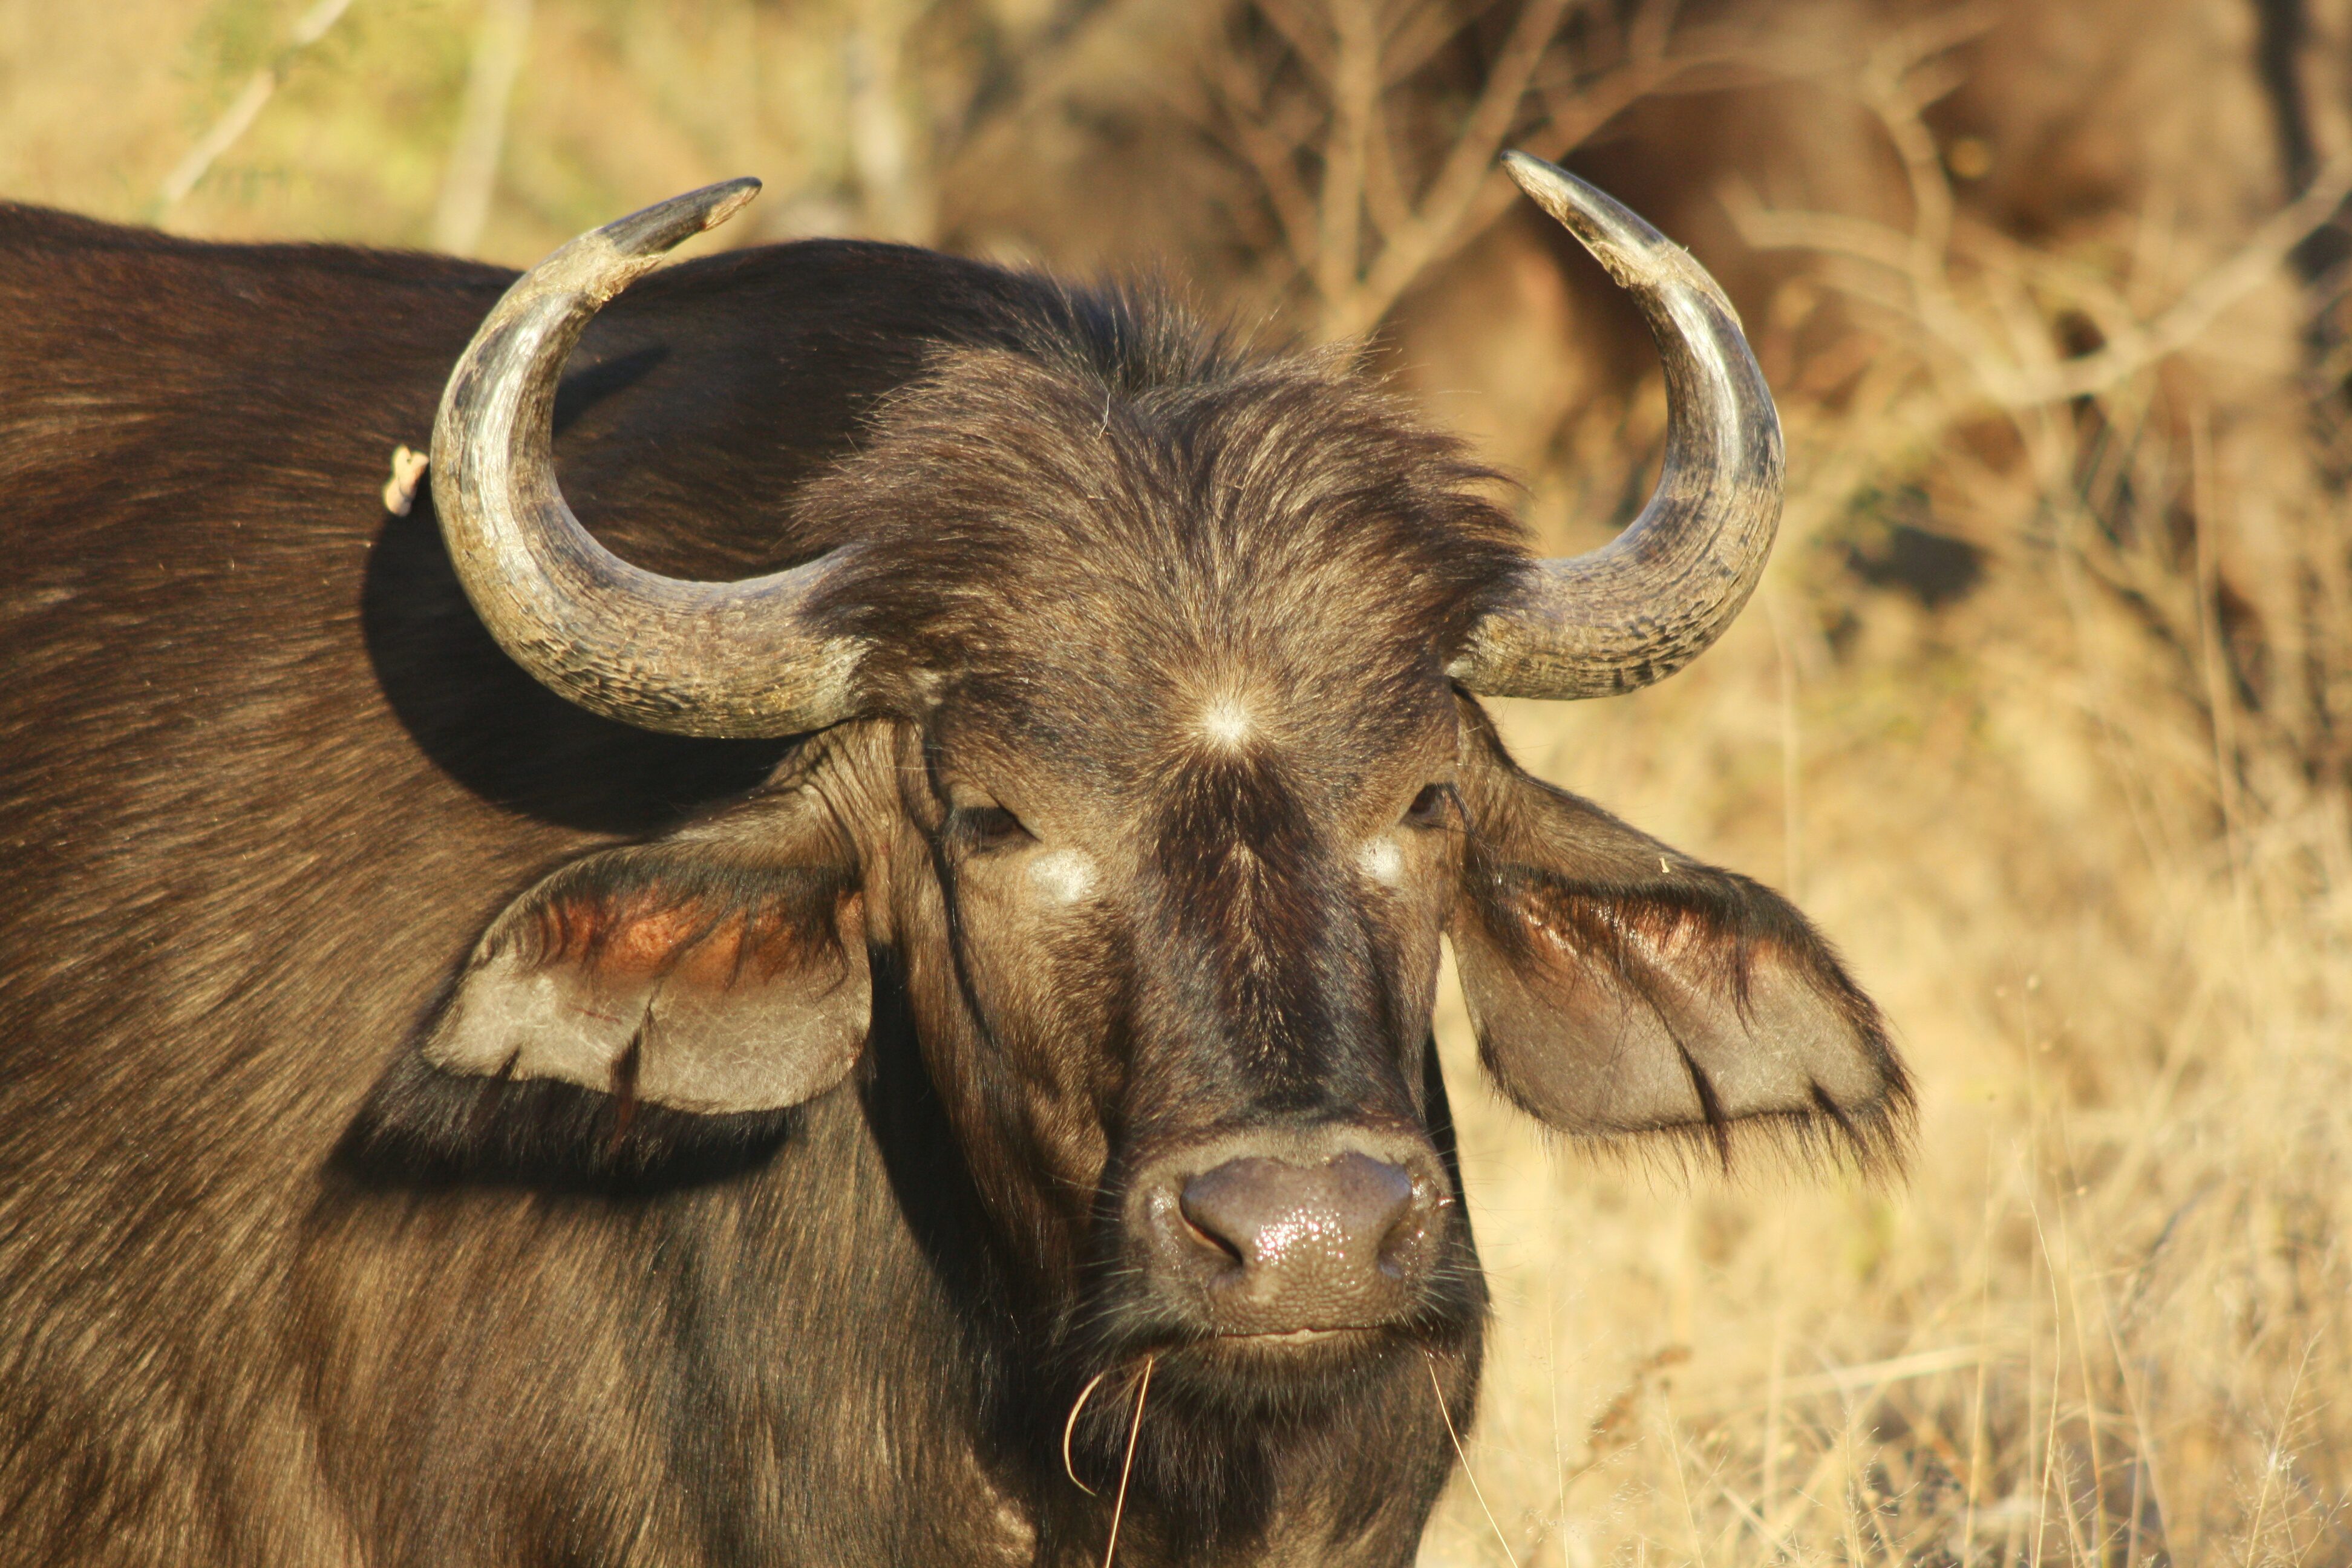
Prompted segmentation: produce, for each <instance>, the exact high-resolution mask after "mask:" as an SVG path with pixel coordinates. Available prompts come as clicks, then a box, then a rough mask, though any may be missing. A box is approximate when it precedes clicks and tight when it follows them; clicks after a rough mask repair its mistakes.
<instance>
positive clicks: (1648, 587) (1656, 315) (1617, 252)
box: [1447, 153, 1781, 698]
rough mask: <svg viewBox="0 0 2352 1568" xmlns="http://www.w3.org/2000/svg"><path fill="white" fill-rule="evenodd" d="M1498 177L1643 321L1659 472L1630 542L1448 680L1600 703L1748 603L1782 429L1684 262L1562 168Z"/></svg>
mask: <svg viewBox="0 0 2352 1568" xmlns="http://www.w3.org/2000/svg"><path fill="white" fill-rule="evenodd" d="M1504 163H1505V164H1506V166H1507V167H1508V168H1509V170H1510V172H1511V177H1512V178H1513V179H1515V180H1517V181H1518V183H1519V185H1520V188H1521V189H1523V190H1525V191H1526V192H1527V193H1528V195H1531V196H1533V197H1534V198H1535V199H1536V201H1537V202H1538V204H1539V205H1541V206H1542V207H1543V209H1544V210H1545V211H1546V212H1548V213H1549V214H1551V216H1553V217H1555V218H1558V219H1559V222H1560V224H1561V226H1564V227H1565V228H1566V229H1567V230H1568V231H1569V233H1570V234H1572V235H1574V236H1576V237H1577V238H1578V240H1579V241H1580V242H1581V243H1582V244H1583V246H1584V248H1585V249H1587V250H1589V251H1591V253H1592V255H1593V257H1594V258H1595V259H1597V260H1598V261H1599V262H1600V263H1601V266H1602V267H1604V268H1608V270H1609V276H1610V277H1611V278H1612V279H1616V281H1617V284H1618V286H1619V287H1620V288H1622V289H1628V290H1630V291H1631V292H1632V294H1633V300H1634V302H1635V303H1636V304H1637V305H1638V306H1640V308H1641V311H1642V314H1643V317H1644V318H1645V319H1646V320H1647V321H1649V323H1650V331H1651V333H1652V334H1653V335H1654V337H1656V339H1657V340H1658V354H1659V357H1660V358H1661V359H1662V360H1664V362H1665V371H1666V460H1665V468H1664V472H1662V473H1661V474H1660V475H1659V476H1658V488H1657V491H1656V493H1655V494H1654V495H1653V496H1651V497H1650V504H1649V505H1647V506H1645V507H1643V509H1642V515H1641V516H1640V517H1637V518H1635V519H1634V520H1633V525H1632V526H1631V527H1629V528H1627V529H1626V530H1625V531H1624V532H1623V533H1622V534H1620V535H1618V536H1617V537H1616V538H1615V539H1613V540H1612V541H1610V542H1609V543H1607V544H1606V545H1604V546H1602V547H1601V549H1599V550H1595V551H1592V552H1590V553H1588V554H1583V555H1572V556H1564V557H1561V558H1559V559H1555V560H1549V561H1538V562H1537V563H1535V565H1534V567H1533V569H1532V570H1531V571H1530V572H1529V573H1528V576H1527V578H1526V579H1525V581H1524V582H1523V583H1522V584H1521V586H1520V588H1519V590H1518V591H1517V594H1516V595H1514V596H1513V597H1512V598H1511V599H1510V600H1509V601H1507V603H1506V604H1505V605H1503V606H1502V607H1501V608H1499V609H1497V610H1496V611H1494V612H1493V613H1491V614H1489V615H1488V616H1486V619H1485V620H1483V621H1481V622H1480V623H1479V625H1478V626H1477V629H1476V630H1475V631H1474V632H1473V633H1472V634H1471V637H1470V640H1469V642H1468V643H1467V645H1466V646H1465V647H1464V648H1463V650H1462V652H1461V654H1460V655H1459V657H1457V658H1455V659H1454V662H1453V664H1452V665H1451V666H1449V667H1448V669H1447V673H1448V674H1450V675H1452V676H1453V677H1454V679H1456V680H1459V681H1460V682H1461V683H1462V684H1463V685H1465V686H1466V687H1468V688H1469V689H1471V690H1473V691H1475V692H1479V693H1481V694H1483V695H1486V696H1490V697H1554V698H1561V697H1607V696H1612V695H1614V694H1615V693H1618V692H1621V691H1631V690H1633V689H1635V688H1637V687H1643V686H1647V685H1648V684H1650V682H1652V681H1654V680H1661V679H1664V678H1665V677H1667V676H1669V675H1672V674H1673V673H1674V672H1675V670H1677V669H1680V668H1682V667H1683V666H1684V665H1685V664H1687V663H1689V662H1690V661H1691V660H1692V659H1693V658H1696V657H1697V656H1698V655H1699V653H1700V652H1702V651H1703V650H1704V649H1705V648H1706V646H1707V644H1709V643H1711V642H1713V641H1714V640H1715V639H1716V638H1717V637H1719V636H1721V635H1722V633H1723V630H1724V628H1725V627H1727V626H1729V625H1730V624H1731V621H1732V617H1734V616H1737V615H1738V614H1739V610H1740V606H1741V605H1745V604H1747V602H1748V595H1749V594H1750V593H1752V592H1753V591H1754V590H1755V587H1756V582H1757V579H1758V578H1759V577H1761V576H1762V575H1763V574H1764V561H1765V558H1766V557H1767V556H1768V555H1769V554H1770V553H1771V552H1772V534H1773V532H1774V531H1775V530H1776V529H1777V528H1778V527H1779V526H1780V467H1781V458H1780V416H1779V415H1777V414H1775V413H1774V412H1773V409H1772V395H1771V392H1770V391H1769V389H1768V388H1767V387H1766V386H1765V384H1764V373H1763V372H1762V371H1761V370H1759V368H1758V367H1757V364H1756V356H1755V355H1754V354H1752V353H1749V352H1748V340H1747V338H1746V337H1744V336H1743V335H1742V334H1741V332H1740V331H1739V318H1738V315H1737V314H1735V313H1734V312H1733V310H1732V309H1731V302H1730V301H1729V300H1726V299H1725V298H1724V297H1723V290H1722V289H1719V288H1717V286H1716V282H1715V279H1712V278H1710V277H1708V276H1707V274H1706V268H1702V267H1701V266H1699V264H1698V263H1697V262H1696V261H1694V260H1692V259H1691V258H1690V254H1689V253H1688V252H1687V251H1685V250H1684V249H1683V248H1682V247H1680V246H1678V245H1676V244H1675V243H1674V242H1673V241H1671V240H1669V239H1667V238H1666V237H1664V235H1662V234H1660V233H1659V232H1658V231H1657V230H1656V229H1654V228H1652V227H1651V226H1649V225H1648V224H1646V223H1643V221H1642V220H1641V219H1640V218H1638V217H1636V216H1633V213H1631V212H1629V211H1627V210H1626V209H1625V208H1624V207H1622V206H1621V205H1618V204H1617V203H1616V202H1614V201H1612V200H1611V199H1610V198H1609V197H1607V196H1605V195H1601V193H1600V192H1599V191H1597V190H1594V189H1593V188H1592V187H1591V185H1588V184H1585V183H1584V182H1583V181H1582V180H1580V179H1578V178H1577V177H1576V176H1575V175H1573V174H1569V173H1568V172H1567V171H1565V170H1563V169H1558V168H1554V167H1553V166H1552V165H1551V164H1549V163H1545V162H1543V161H1542V160H1541V159H1539V158H1530V157H1528V155H1527V154H1526V153H1508V154H1507V155H1506V156H1505V158H1504Z"/></svg>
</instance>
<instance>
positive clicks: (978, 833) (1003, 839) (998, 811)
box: [956, 805, 1034, 850]
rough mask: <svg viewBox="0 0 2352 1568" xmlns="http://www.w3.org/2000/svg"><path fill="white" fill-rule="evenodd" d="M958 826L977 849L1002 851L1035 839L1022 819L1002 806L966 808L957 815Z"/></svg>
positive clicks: (966, 839)
mask: <svg viewBox="0 0 2352 1568" xmlns="http://www.w3.org/2000/svg"><path fill="white" fill-rule="evenodd" d="M956 826H957V827H958V829H959V830H960V831H961V833H962V834H963V836H964V839H965V841H966V842H967V843H969V844H970V845H971V847H973V848H975V849H982V850H986V849H1002V848H1003V847H1006V846H1007V845H1010V844H1013V843H1017V842H1019V841H1021V840H1024V839H1027V838H1031V837H1034V835H1033V834H1032V833H1031V832H1030V831H1029V830H1028V829H1027V828H1026V827H1024V826H1022V825H1021V819H1020V818H1019V817H1017V816H1013V814H1012V813H1011V812H1009V811H1007V810H1005V809H1004V808H1003V806H1001V805H973V806H966V807H965V808H964V809H963V810H961V811H959V812H957V813H956Z"/></svg>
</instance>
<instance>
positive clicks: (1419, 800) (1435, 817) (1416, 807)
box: [1404, 784, 1454, 827]
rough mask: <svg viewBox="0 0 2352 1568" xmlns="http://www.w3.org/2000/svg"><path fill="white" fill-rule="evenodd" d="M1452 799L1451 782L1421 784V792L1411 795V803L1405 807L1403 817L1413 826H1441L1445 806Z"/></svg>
mask: <svg viewBox="0 0 2352 1568" xmlns="http://www.w3.org/2000/svg"><path fill="white" fill-rule="evenodd" d="M1453 799H1454V788H1453V786H1452V785H1451V784H1423V785H1422V786H1421V793H1420V794H1419V795H1414V796H1413V797H1412V805H1409V806H1407V807H1405V812H1404V819H1405V821H1406V822H1408V823H1410V824H1411V825H1412V826H1415V827H1443V826H1444V825H1445V818H1446V806H1447V805H1448V804H1449V803H1450V802H1452V800H1453Z"/></svg>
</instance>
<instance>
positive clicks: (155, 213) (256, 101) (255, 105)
mask: <svg viewBox="0 0 2352 1568" xmlns="http://www.w3.org/2000/svg"><path fill="white" fill-rule="evenodd" d="M351 3H352V0H318V3H317V4H316V5H312V6H311V7H310V9H309V10H308V11H305V12H303V13H302V15H301V16H300V17H299V18H298V19H297V20H296V22H295V24H294V29H293V31H292V32H290V33H289V34H288V35H287V37H286V45H285V47H283V48H281V49H279V50H278V53H277V54H276V55H275V56H274V57H272V58H271V59H270V61H269V63H268V65H265V66H263V67H262V68H260V69H259V70H257V71H255V72H254V73H253V75H252V77H251V78H250V79H247V82H246V84H245V86H244V88H243V89H241V90H240V91H239V92H238V93H237V95H236V97H235V98H234V99H232V100H229V106H228V107H227V108H226V109H225V110H221V116H220V118H219V119H218V120H215V121H213V127H212V129H211V130H209V131H207V132H205V133H204V135H202V136H201V137H199V138H197V140H196V144H195V145H194V147H191V148H189V149H188V155H187V156H186V157H184V158H183V159H181V160H180V162H179V163H178V164H177V165H176V166H174V167H173V170H172V172H171V173H170V174H166V175H164V176H163V184H162V185H161V186H159V187H157V189H156V192H155V199H154V201H153V202H152V204H150V205H149V207H148V209H147V221H148V222H150V223H154V224H161V223H162V222H163V220H164V219H165V218H166V217H168V216H171V212H172V209H173V208H174V207H176V206H178V205H180V204H181V203H182V202H183V201H184V200H186V199H187V195H188V193H189V192H190V191H193V190H194V189H195V188H196V185H197V184H198V182H200V181H202V180H203V179H204V177H205V174H209V173H211V171H212V166H213V164H214V163H215V162H216V161H217V160H218V159H219V157H220V155H221V154H222V153H226V152H227V151H228V150H229V148H231V147H232V146H234V145H236V140H237V138H238V137H240V136H243V135H244V134H245V133H246V132H247V131H248V130H250V129H252V126H253V122H254V121H256V120H258V119H259V118H260V117H261V111H262V110H263V109H265V108H267V107H268V103H269V100H270V99H271V98H272V97H274V96H276V94H277V91H278V84H279V83H280V82H283V81H284V80H285V79H286V73H287V72H288V71H289V70H291V69H292V68H293V67H294V62H295V61H296V60H298V59H299V58H301V57H302V55H303V54H304V53H305V52H307V51H308V50H309V49H310V47H311V46H312V45H314V44H316V43H317V42H318V41H319V40H320V38H323V37H326V36H327V31H328V29H329V28H331V27H332V26H334V25H335V24H336V23H337V22H339V21H341V20H342V16H343V13H344V12H345V11H347V10H349V9H350V8H351Z"/></svg>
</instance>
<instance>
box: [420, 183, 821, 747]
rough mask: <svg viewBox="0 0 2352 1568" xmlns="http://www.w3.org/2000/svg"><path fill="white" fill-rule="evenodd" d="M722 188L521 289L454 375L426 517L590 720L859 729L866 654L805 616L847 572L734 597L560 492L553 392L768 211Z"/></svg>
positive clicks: (444, 400)
mask: <svg viewBox="0 0 2352 1568" xmlns="http://www.w3.org/2000/svg"><path fill="white" fill-rule="evenodd" d="M759 190H760V182H759V181H757V180H729V181H726V182H725V183H723V184H716V185H708V186H705V187H704V188H703V189H701V190H698V191H693V192H689V193H688V194H687V195H682V196H674V197H672V198H671V199H670V200H668V201H666V202H661V203H657V204H656V205H653V206H649V207H647V208H646V209H645V210H644V211H643V212H638V213H632V214H631V215H630V216H627V217H625V218H622V219H619V220H618V221H617V222H614V223H609V224H606V225H605V226H604V227H602V228H600V229H596V230H593V232H591V233H588V234H584V235H582V236H581V237H579V238H577V239H575V240H573V241H572V243H571V244H569V245H567V246H565V247H563V248H562V249H561V250H559V251H557V252H556V253H555V254H554V255H552V256H551V257H549V258H547V259H546V260H544V261H542V262H541V263H540V264H539V265H538V266H537V267H534V268H531V269H530V271H529V272H526V273H524V274H523V275H522V277H520V279H516V280H515V284H514V287H512V288H511V289H508V290H507V292H506V296H505V297H504V298H503V299H501V300H499V303H498V306H497V308H496V309H494V310H491V312H490V313H489V316H488V319H487V320H485V321H483V322H482V325H481V327H480V329H479V330H478V331H476V332H475V334H474V341H473V342H472V343H470V344H468V345H467V349H466V353H465V357H464V358H462V359H460V360H459V361H458V362H457V369H456V370H455V371H453V372H451V373H450V376H449V384H448V387H447V389H446V391H444V392H443V393H442V395H441V411H440V413H439V414H438V415H437V416H436V417H435V419H434V422H433V461H432V469H433V502H434V507H435V510H437V511H438V512H439V513H440V514H441V533H442V537H443V538H444V539H445V540H446V541H447V542H448V546H449V558H450V560H451V561H452V562H453V563H455V564H456V566H457V578H458V581H459V582H461V583H462V584H465V589H466V596H467V598H468V599H470V600H472V601H473V605H474V609H475V611H476V612H477V613H478V615H480V616H481V617H482V624H483V625H484V626H488V628H489V631H490V635H491V636H492V637H496V638H497V639H498V642H499V647H502V648H504V649H506V651H507V654H508V656H509V658H513V660H514V661H515V662H516V663H517V664H520V665H521V666H522V667H523V668H525V669H527V670H529V671H530V673H531V675H532V676H533V677H535V678H536V679H538V680H540V681H541V683H542V684H544V685H546V686H548V687H551V688H552V689H554V690H555V691H556V692H557V693H558V694H559V695H561V696H563V697H565V698H568V699H569V700H572V701H573V702H576V703H578V704H579V705H580V706H582V707H583V708H586V709H588V710H591V711H593V712H596V713H601V714H604V716H605V717H606V718H610V719H617V720H619V721H622V722H623V723H625V724H635V725H636V726H638V727H639V728H640V729H646V730H661V731H668V732H669V733H672V734H679V735H714V736H751V735H788V734H793V733H796V732H798V731H803V730H815V729H821V728H823V727H824V726H825V725H827V724H831V723H835V722H836V721H840V720H842V719H845V718H847V717H849V716H850V714H851V712H852V711H853V706H852V696H851V684H852V681H853V679H854V678H855V676H856V668H857V660H858V656H859V654H860V653H861V652H862V651H863V649H862V647H861V646H860V645H859V644H858V643H856V642H855V641H854V640H852V639H849V638H845V637H827V636H825V635H824V633H823V632H821V631H820V630H819V629H817V628H816V627H814V626H812V625H810V624H809V623H808V620H807V618H806V616H805V613H804V609H803V606H804V605H806V604H807V602H808V599H809V596H810V595H811V593H812V591H813V590H814V588H815V586H816V584H818V582H819V581H820V580H821V579H822V578H823V576H824V574H826V572H827V571H828V570H829V568H830V567H831V566H832V565H833V564H834V563H835V558H836V556H837V555H838V553H839V552H835V554H834V555H827V556H824V557H821V558H819V559H817V560H815V561H812V562H810V563H807V564H805V565H802V566H796V567H794V568H793V569H792V570H791V571H789V572H778V573H774V574H770V575H768V576H765V577H753V578H751V579H749V580H747V581H744V582H740V583H695V582H688V581H684V580H681V579H679V578H676V577H664V576H662V575H660V574H657V573H653V572H647V571H644V570H642V569H641V568H638V567H635V566H632V565H630V564H629V563H627V562H625V561H624V560H622V559H621V558H620V557H618V556H616V555H614V553H613V552H610V551H608V550H606V549H605V548H604V546H603V545H601V544H599V543H597V542H596V541H595V540H593V539H592V538H590V537H589V535H588V531H586V530H585V529H583V528H582V527H581V526H580V521H579V519H577V518H575V517H573V516H572V509H571V508H570V507H569V506H567V505H565V504H564V500H563V494H562V491H561V490H559V489H557V488H556V484H555V464H554V459H553V452H552V447H553V441H554V416H555V389H556V383H557V380H558V378H559V377H560V376H561V375H562V370H563V362H564V360H565V358H566V357H567V356H568V355H569V354H570V353H571V352H572V346H573V345H574V344H575V343H577V342H579V341H580V334H581V333H582V332H583V331H585V330H586V329H587V326H588V321H589V319H590V318H591V317H593V316H594V315H595V313H596V311H597V310H598V309H599V308H600V307H601V306H603V305H604V302H605V301H606V300H610V299H611V298H612V297H613V296H614V295H615V294H618V293H619V292H620V291H621V290H622V289H625V288H627V287H628V286H629V285H630V284H631V283H634V282H635V281H636V280H637V279H639V278H641V277H643V276H645V274H646V273H647V272H649V271H651V270H652V269H653V268H654V267H655V266H656V264H657V263H658V262H659V261H660V260H661V258H662V255H663V253H664V252H666V251H667V250H668V249H669V248H670V247H672V246H675V245H677V243H678V242H679V241H680V240H682V239H685V238H687V237H689V236H691V235H696V234H699V233H701V232H702V231H703V230H704V229H707V228H709V227H711V226H714V225H717V224H719V223H722V222H724V221H725V220H726V219H727V218H728V217H729V216H731V215H732V214H733V213H734V212H735V211H736V209H738V208H740V206H742V205H743V204H744V203H746V202H748V201H750V200H751V198H752V197H753V196H754V195H758V194H759Z"/></svg>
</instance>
